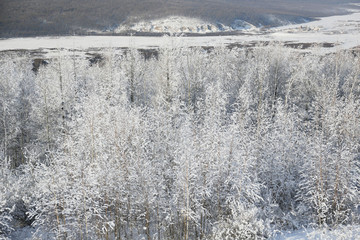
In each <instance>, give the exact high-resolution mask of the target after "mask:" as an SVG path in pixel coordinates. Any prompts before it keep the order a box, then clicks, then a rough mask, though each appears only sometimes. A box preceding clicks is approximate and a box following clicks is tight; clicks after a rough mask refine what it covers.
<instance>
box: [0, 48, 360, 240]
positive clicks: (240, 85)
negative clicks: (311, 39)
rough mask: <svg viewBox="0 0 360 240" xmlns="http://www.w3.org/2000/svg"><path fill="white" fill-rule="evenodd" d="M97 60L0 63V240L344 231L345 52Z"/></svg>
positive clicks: (167, 53)
mask: <svg viewBox="0 0 360 240" xmlns="http://www.w3.org/2000/svg"><path fill="white" fill-rule="evenodd" d="M101 54H102V56H104V57H103V58H100V59H98V60H99V61H92V62H91V63H90V62H89V60H88V59H86V58H85V57H81V56H78V55H75V54H74V55H72V54H68V55H61V54H59V56H57V57H54V58H52V59H49V60H47V61H46V62H43V63H44V64H42V65H41V66H40V68H39V69H34V70H32V67H33V66H32V57H31V56H30V55H26V54H25V55H22V56H18V55H17V56H14V55H11V54H9V55H4V54H3V56H2V57H1V59H0V169H1V171H0V182H1V184H0V238H5V239H7V238H8V237H9V236H10V234H11V232H12V231H14V230H15V229H16V228H18V227H19V226H26V225H29V224H31V225H32V227H34V229H36V233H35V235H34V236H35V237H39V238H40V239H147V240H150V239H185V240H187V239H214V240H215V239H262V238H268V237H271V236H273V233H274V232H276V231H279V230H284V229H285V230H292V229H299V228H301V227H303V226H305V227H306V226H318V227H324V226H325V227H336V226H341V225H349V224H359V220H360V219H359V203H360V199H359V190H360V181H359V177H360V172H359V167H360V154H359V149H360V148H359V143H360V142H359V141H360V124H359V123H360V115H359V114H360V112H359V106H360V105H359V98H360V59H359V56H358V55H357V54H356V53H354V52H352V51H338V52H336V53H334V54H328V55H322V54H320V51H317V50H316V49H315V50H313V51H312V52H306V53H304V52H299V51H297V50H294V49H290V48H286V47H282V46H280V45H277V44H270V46H258V47H255V48H233V49H228V48H225V47H220V48H214V49H210V50H209V49H206V50H205V49H203V48H188V47H186V48H185V47H177V46H174V47H172V48H166V49H165V48H164V49H159V50H158V53H157V54H155V55H154V56H152V57H147V58H145V57H144V55H143V54H141V52H139V51H138V50H137V49H128V50H124V51H123V52H122V53H121V54H118V53H115V51H113V50H112V49H106V50H103V51H102V52H101ZM19 206H20V207H19ZM19 208H22V209H23V210H22V211H23V214H19V211H20V210H19ZM16 213H17V214H16ZM25 213H26V214H25Z"/></svg>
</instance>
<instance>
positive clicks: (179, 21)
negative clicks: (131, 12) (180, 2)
mask: <svg viewBox="0 0 360 240" xmlns="http://www.w3.org/2000/svg"><path fill="white" fill-rule="evenodd" d="M129 30H130V31H135V32H156V33H216V32H229V31H235V30H236V31H249V30H252V31H256V30H258V29H257V28H256V27H255V26H254V25H252V24H250V23H248V22H246V21H243V20H235V21H234V23H233V24H231V25H230V26H227V25H225V24H222V23H219V22H215V23H214V22H207V21H204V20H201V19H198V18H189V17H182V16H171V17H167V18H160V19H154V20H150V21H140V22H137V23H135V24H132V25H121V26H119V27H118V28H117V29H115V31H114V32H116V33H121V32H126V31H129Z"/></svg>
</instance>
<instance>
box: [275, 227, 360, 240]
mask: <svg viewBox="0 0 360 240" xmlns="http://www.w3.org/2000/svg"><path fill="white" fill-rule="evenodd" d="M313 239H314V240H315V239H316V240H359V239H360V226H359V225H355V226H346V227H339V228H338V229H334V230H328V229H320V230H312V229H303V230H297V231H293V232H282V233H279V234H278V235H277V236H276V237H275V238H273V240H313Z"/></svg>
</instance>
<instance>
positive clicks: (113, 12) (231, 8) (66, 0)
mask: <svg viewBox="0 0 360 240" xmlns="http://www.w3.org/2000/svg"><path fill="white" fill-rule="evenodd" d="M356 1H357V2H359V0H343V1H339V0H327V1H325V0H314V1H310V0H304V1H295V0H272V1H270V0H205V1H203V0H191V1H190V0H75V1H72V0H56V1H49V0H1V1H0V37H15V36H34V35H37V36H38V35H63V34H81V32H82V29H89V28H90V29H97V30H104V29H111V28H112V27H114V26H117V25H119V24H121V23H124V22H132V21H136V20H138V19H148V18H158V17H164V16H168V15H184V16H190V17H201V18H203V19H207V20H213V21H221V22H223V23H230V22H232V21H233V20H234V19H238V18H240V19H244V20H247V21H249V22H251V23H253V24H255V25H258V24H262V25H268V23H267V19H266V17H264V16H266V15H269V14H271V15H276V16H280V17H281V18H284V19H289V20H290V21H292V20H294V19H295V20H296V18H297V17H318V16H323V15H331V14H334V13H335V11H337V12H339V13H341V11H342V10H341V7H343V6H345V4H346V2H356Z"/></svg>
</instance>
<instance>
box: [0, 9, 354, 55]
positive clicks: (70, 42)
mask: <svg viewBox="0 0 360 240" xmlns="http://www.w3.org/2000/svg"><path fill="white" fill-rule="evenodd" d="M261 41H277V42H291V43H300V44H301V43H324V42H325V43H333V44H334V45H336V47H333V48H327V49H324V51H326V52H331V51H336V50H339V49H343V48H353V47H356V46H359V45H360V12H354V13H350V14H348V15H340V16H331V17H324V18H322V19H319V20H317V21H313V22H309V23H305V24H297V25H287V26H283V27H277V28H272V29H269V30H268V31H266V32H261V33H260V32H258V31H257V30H255V31H248V33H247V34H242V35H236V36H202V37H144V36H131V37H130V36H67V37H37V38H11V39H2V40H0V51H5V50H18V49H25V50H36V49H47V50H49V51H50V52H51V51H58V49H65V50H66V49H77V50H88V49H91V48H127V47H135V48H157V47H173V46H205V47H206V46H223V45H229V44H247V43H249V42H261ZM51 49H52V50H51Z"/></svg>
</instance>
